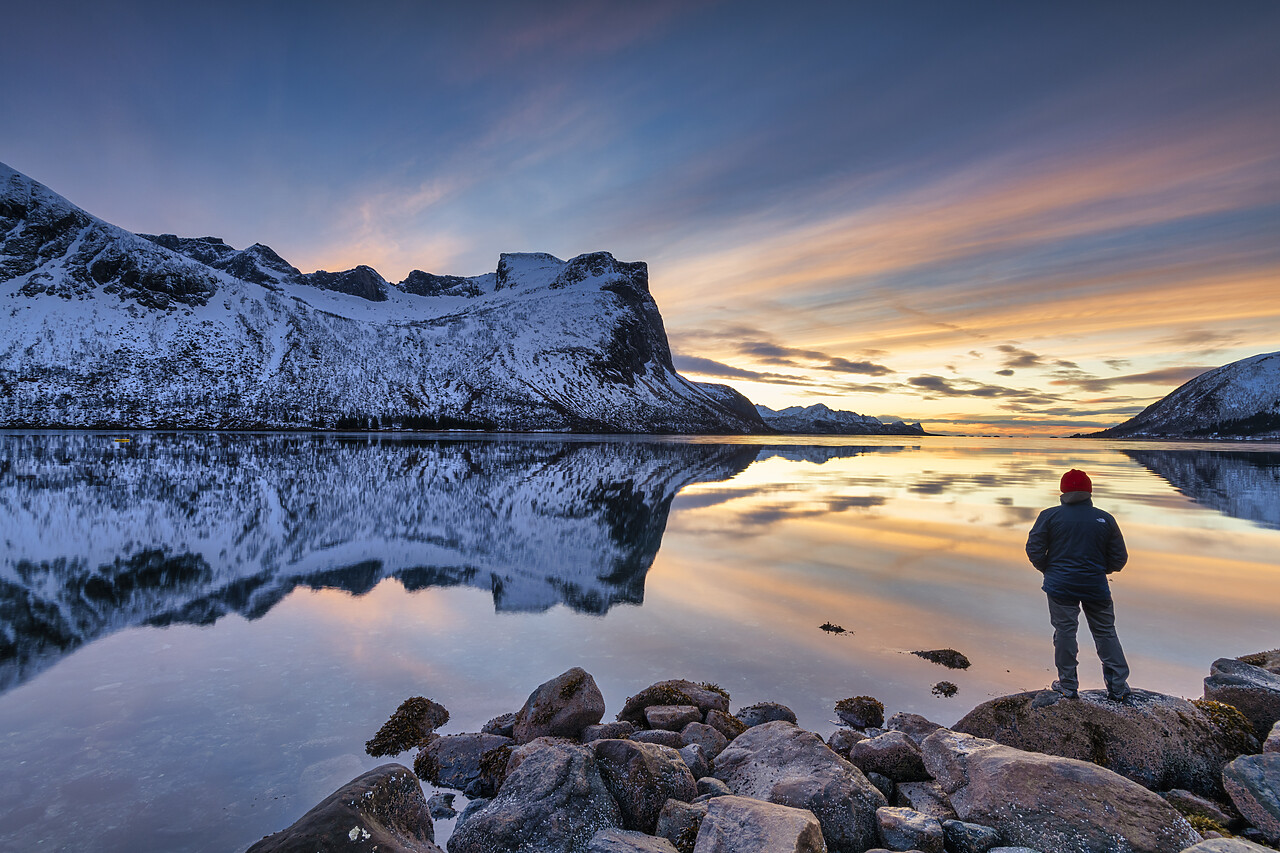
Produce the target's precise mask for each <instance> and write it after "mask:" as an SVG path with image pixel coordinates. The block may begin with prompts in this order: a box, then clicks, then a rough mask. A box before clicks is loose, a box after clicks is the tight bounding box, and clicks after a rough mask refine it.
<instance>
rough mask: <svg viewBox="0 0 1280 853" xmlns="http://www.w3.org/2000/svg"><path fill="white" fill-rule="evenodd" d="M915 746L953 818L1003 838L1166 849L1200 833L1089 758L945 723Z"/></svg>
mask: <svg viewBox="0 0 1280 853" xmlns="http://www.w3.org/2000/svg"><path fill="white" fill-rule="evenodd" d="M921 750H922V752H923V754H924V763H925V767H926V768H927V769H928V770H929V772H930V773H931V774H932V775H933V777H934V778H935V779H936V780H937V781H938V783H939V784H940V785H941V786H942V789H943V791H945V792H946V794H947V796H948V798H949V801H950V803H951V806H952V808H954V809H955V810H956V814H957V815H958V816H959V818H960V819H961V820H963V821H966V822H970V823H978V824H982V825H983V826H990V827H992V828H993V829H995V830H996V831H997V832H999V833H1000V837H1001V840H1002V841H1004V842H1006V843H1009V844H1033V845H1035V846H1036V848H1037V849H1040V850H1044V851H1049V853H1057V851H1064V852H1065V851H1094V850H1099V851H1101V850H1125V851H1126V853H1164V851H1170V850H1181V849H1182V848H1184V847H1188V846H1190V845H1191V844H1194V843H1195V842H1197V841H1199V840H1200V835H1199V833H1197V832H1196V831H1195V830H1194V829H1192V828H1191V824H1189V823H1187V820H1186V818H1184V817H1183V816H1182V815H1180V814H1178V812H1177V811H1176V810H1175V809H1174V808H1173V807H1172V806H1170V805H1169V804H1168V803H1166V802H1165V801H1164V800H1163V799H1161V798H1160V797H1159V795H1157V794H1154V793H1152V792H1151V791H1148V790H1147V789H1146V788H1143V787H1142V786H1141V785H1139V784H1137V783H1136V782H1133V781H1131V780H1129V779H1126V778H1125V777H1123V776H1120V775H1119V774H1116V773H1113V772H1111V771H1110V770H1107V769H1105V768H1103V767H1099V766H1097V765H1095V764H1090V763H1088V762H1084V761H1077V760H1075V759H1071V758H1060V757H1058V756H1053V755H1043V754H1040V753H1034V752H1024V751H1022V750H1020V749H1014V748H1013V747H1009V746H1004V745H1002V744H998V743H996V742H995V741H991V740H985V739H983V738H977V737H973V736H972V735H967V734H962V733H959V732H953V731H948V730H946V729H939V730H938V731H936V732H934V733H933V734H931V735H929V736H928V737H927V738H925V739H924V743H923V744H922V745H921Z"/></svg>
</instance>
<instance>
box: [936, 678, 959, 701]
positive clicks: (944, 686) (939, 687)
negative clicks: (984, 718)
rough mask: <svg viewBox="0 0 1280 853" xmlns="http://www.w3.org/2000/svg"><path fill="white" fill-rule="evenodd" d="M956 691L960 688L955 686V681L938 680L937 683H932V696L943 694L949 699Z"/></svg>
mask: <svg viewBox="0 0 1280 853" xmlns="http://www.w3.org/2000/svg"><path fill="white" fill-rule="evenodd" d="M958 692H960V688H959V687H957V686H956V685H955V683H954V682H951V681H939V682H938V683H937V684H935V685H933V695H934V696H943V697H945V698H947V699H950V698H951V697H952V696H954V695H956V694H957V693H958Z"/></svg>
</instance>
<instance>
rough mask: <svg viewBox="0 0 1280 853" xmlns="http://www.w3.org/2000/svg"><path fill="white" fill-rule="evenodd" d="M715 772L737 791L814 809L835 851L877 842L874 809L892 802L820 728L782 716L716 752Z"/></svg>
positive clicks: (854, 850)
mask: <svg viewBox="0 0 1280 853" xmlns="http://www.w3.org/2000/svg"><path fill="white" fill-rule="evenodd" d="M715 775H716V777H717V778H719V779H721V780H723V781H724V782H726V783H728V785H729V787H730V789H732V790H733V792H734V793H735V794H738V795H741V796H745V797H755V798H757V799H761V800H768V801H769V802H773V803H779V804H781V805H786V806H791V807H793V808H799V809H808V810H809V811H811V812H813V814H814V815H815V816H816V817H817V818H818V821H819V822H820V823H821V825H822V833H823V836H824V837H825V838H826V843H827V846H828V847H829V848H830V849H831V851H832V853H858V851H862V850H865V849H866V848H868V847H870V846H871V845H873V844H875V843H876V840H877V832H876V826H877V824H876V817H875V812H876V809H878V808H880V807H881V806H886V805H888V801H887V800H886V799H885V797H884V795H883V794H881V793H880V791H878V790H877V789H876V788H875V786H874V785H872V784H871V783H870V782H869V781H867V778H866V777H865V776H863V775H862V772H861V771H860V770H858V768H856V767H854V766H853V765H852V764H850V763H849V762H848V761H845V760H844V759H843V758H841V757H840V756H839V755H836V754H835V753H834V752H832V751H831V750H830V749H828V748H827V745H826V744H824V743H823V742H822V740H821V738H819V737H818V736H817V735H816V734H814V733H812V732H807V731H804V730H803V729H800V728H797V727H796V726H794V725H792V724H791V723H786V722H781V721H778V722H771V723H763V724H761V725H759V726H754V727H752V728H750V729H748V730H747V731H746V732H744V733H743V734H741V735H739V736H738V737H737V738H736V739H735V740H734V741H733V742H732V743H731V744H729V746H728V747H727V748H726V749H725V750H724V752H722V753H720V755H719V756H717V757H716V774H715ZM713 802H714V801H713Z"/></svg>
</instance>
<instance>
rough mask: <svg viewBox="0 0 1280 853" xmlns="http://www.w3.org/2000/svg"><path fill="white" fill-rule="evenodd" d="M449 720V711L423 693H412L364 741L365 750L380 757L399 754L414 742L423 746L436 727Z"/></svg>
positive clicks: (411, 746)
mask: <svg viewBox="0 0 1280 853" xmlns="http://www.w3.org/2000/svg"><path fill="white" fill-rule="evenodd" d="M447 722H449V711H448V709H446V708H445V707H444V706H443V705H441V704H439V703H437V702H432V701H431V700H430V699H427V698H426V697H424V696H411V697H410V698H408V699H406V700H404V701H403V702H401V703H400V707H399V708H396V710H395V713H394V714H392V715H391V718H390V719H389V720H387V721H386V722H385V723H383V724H382V728H380V729H378V733H377V734H376V735H374V736H373V739H372V740H369V741H367V742H366V743H365V745H364V751H365V752H367V753H369V754H370V755H372V756H374V757H377V756H380V755H399V754H400V753H402V752H404V751H405V750H408V749H413V748H414V747H415V746H423V745H424V742H425V741H426V740H428V739H429V738H430V736H431V734H432V732H434V731H435V730H436V729H438V728H440V727H441V726H443V725H444V724H445V723H447Z"/></svg>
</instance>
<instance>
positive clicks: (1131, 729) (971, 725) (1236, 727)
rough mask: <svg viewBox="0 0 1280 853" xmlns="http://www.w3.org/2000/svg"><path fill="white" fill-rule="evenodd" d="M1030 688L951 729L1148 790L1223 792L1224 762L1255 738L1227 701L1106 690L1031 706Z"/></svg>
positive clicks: (974, 712) (1251, 746) (1251, 744)
mask: <svg viewBox="0 0 1280 853" xmlns="http://www.w3.org/2000/svg"><path fill="white" fill-rule="evenodd" d="M1036 696H1037V694H1036V693H1019V694H1015V695H1013V696H1001V697H1000V698H998V699H992V700H991V701H989V702H984V703H983V704H981V705H979V706H978V707H976V708H974V709H973V710H972V711H970V712H969V713H968V714H967V715H965V717H964V718H963V719H961V720H960V722H958V723H956V725H955V726H954V727H953V728H954V730H955V731H958V732H964V733H966V734H971V735H975V736H977V737H981V738H987V739H989V740H994V741H996V742H998V743H1002V744H1005V745H1006V746H1013V747H1017V748H1018V749H1024V750H1028V751H1031V752H1043V753H1046V754H1049V755H1057V756H1061V757H1063V758H1075V759H1078V760H1080V761H1090V762H1093V763H1094V764H1097V765H1098V766H1100V767H1105V768H1107V769H1108V770H1112V771H1115V772H1116V773H1119V774H1120V775H1121V776H1125V777H1127V778H1129V779H1132V780H1133V781H1135V782H1137V783H1138V784H1140V785H1142V786H1144V787H1146V788H1149V789H1151V790H1153V791H1167V790H1170V789H1172V788H1183V789H1186V790H1188V791H1194V792H1196V793H1198V794H1203V795H1205V796H1214V795H1218V796H1220V795H1221V793H1222V781H1221V780H1222V768H1223V766H1224V765H1225V764H1226V763H1227V762H1228V761H1230V760H1231V759H1233V758H1235V757H1236V756H1237V755H1240V754H1241V753H1243V752H1252V751H1256V749H1257V744H1256V740H1255V739H1254V738H1253V737H1252V735H1251V733H1250V732H1249V731H1248V726H1247V725H1246V724H1245V722H1244V720H1243V719H1241V718H1240V717H1239V715H1234V714H1233V713H1232V712H1231V710H1230V709H1229V708H1224V707H1222V706H1220V705H1213V704H1210V703H1205V702H1203V701H1200V702H1199V704H1197V703H1194V702H1188V701H1187V700H1185V699H1179V698H1177V697H1174V696H1165V695H1163V694H1161V693H1152V692H1150V691H1147V690H1134V691H1133V693H1132V697H1133V698H1132V701H1131V702H1130V703H1126V704H1120V703H1117V702H1112V701H1110V700H1109V699H1107V696H1106V693H1105V691H1101V690H1086V691H1084V692H1082V693H1081V694H1080V697H1079V699H1074V700H1073V699H1061V700H1059V701H1056V702H1054V703H1052V704H1049V705H1044V706H1042V707H1039V708H1037V707H1035V705H1034V702H1033V700H1034V699H1035V697H1036Z"/></svg>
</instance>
